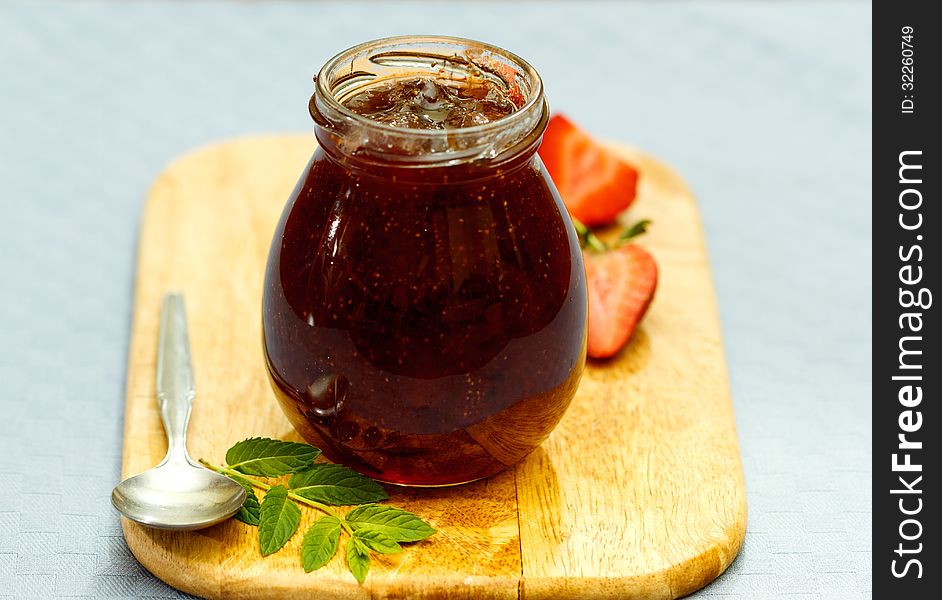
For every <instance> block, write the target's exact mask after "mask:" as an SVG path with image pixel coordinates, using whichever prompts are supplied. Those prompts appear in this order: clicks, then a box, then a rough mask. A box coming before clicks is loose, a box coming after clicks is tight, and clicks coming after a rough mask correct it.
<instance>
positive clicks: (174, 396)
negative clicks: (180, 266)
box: [157, 293, 196, 462]
mask: <svg viewBox="0 0 942 600" xmlns="http://www.w3.org/2000/svg"><path fill="white" fill-rule="evenodd" d="M195 396H196V385H195V383H194V380H193V365H192V363H191V360H190V342H189V339H188V336H187V328H186V312H185V311H184V308H183V296H182V295H180V294H177V293H169V294H164V298H163V303H162V305H161V309H160V333H159V335H158V341H157V404H158V406H159V407H160V417H161V419H162V420H163V422H164V430H165V431H166V432H167V457H166V458H165V459H164V462H166V461H169V460H171V459H173V458H174V457H176V458H178V459H185V457H186V426H187V423H188V422H189V420H190V410H191V409H192V408H193V398H194V397H195Z"/></svg>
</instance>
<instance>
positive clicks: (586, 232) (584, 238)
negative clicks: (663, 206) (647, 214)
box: [572, 217, 651, 252]
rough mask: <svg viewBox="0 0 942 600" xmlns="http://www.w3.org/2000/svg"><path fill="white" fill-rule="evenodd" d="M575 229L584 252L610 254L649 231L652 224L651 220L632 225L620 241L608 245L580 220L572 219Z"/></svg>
mask: <svg viewBox="0 0 942 600" xmlns="http://www.w3.org/2000/svg"><path fill="white" fill-rule="evenodd" d="M572 224H573V227H575V229H576V234H577V235H578V236H579V245H580V246H581V247H582V249H583V250H590V251H592V252H608V251H609V250H613V249H615V248H618V247H619V246H624V245H625V244H627V243H628V242H630V241H631V240H632V239H634V238H636V237H638V236H639V235H641V234H643V233H644V232H645V231H647V230H648V226H649V225H650V224H651V220H650V219H642V220H640V221H638V222H637V223H635V224H634V225H631V226H630V227H625V228H624V229H623V230H622V232H621V235H619V236H618V239H617V240H616V241H615V242H614V243H612V244H609V243H606V242H605V241H604V240H602V239H601V238H600V237H599V236H597V235H595V234H594V233H592V230H591V229H589V228H588V227H586V225H585V224H584V223H583V222H582V221H580V220H579V219H577V218H575V217H572Z"/></svg>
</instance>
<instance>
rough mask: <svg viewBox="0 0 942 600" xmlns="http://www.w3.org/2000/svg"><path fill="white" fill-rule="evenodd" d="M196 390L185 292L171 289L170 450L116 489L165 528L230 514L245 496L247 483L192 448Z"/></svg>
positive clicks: (163, 378)
mask: <svg viewBox="0 0 942 600" xmlns="http://www.w3.org/2000/svg"><path fill="white" fill-rule="evenodd" d="M194 396H196V387H195V384H194V381H193V366H192V364H190V343H189V341H188V339H187V330H186V314H185V313H184V310H183V296H181V295H180V294H165V295H164V298H163V304H162V306H161V310H160V333H159V340H158V346H157V404H158V405H159V406H160V417H161V419H162V420H163V423H164V430H165V431H166V432H167V455H166V456H165V457H164V459H163V461H161V463H160V464H159V465H157V466H156V467H154V468H153V469H150V470H149V471H144V472H143V473H140V474H139V475H135V476H133V477H129V478H127V479H125V480H124V481H122V482H121V483H119V484H118V486H117V487H115V489H114V491H112V492H111V503H112V504H114V507H115V508H117V509H118V510H119V511H120V512H121V513H122V514H123V515H124V516H125V517H127V518H129V519H131V520H132V521H137V522H138V523H141V524H143V525H147V526H148V527H157V528H160V529H181V530H186V529H202V528H203V527H209V526H210V525H215V524H216V523H219V522H220V521H223V520H225V519H228V518H229V517H231V516H232V515H234V514H235V513H236V512H237V511H238V510H239V507H241V506H242V503H243V502H244V501H245V490H244V489H243V488H242V486H241V485H239V484H238V483H236V482H235V481H233V480H231V479H229V478H228V477H224V476H222V475H219V474H218V473H214V472H212V471H210V470H209V469H205V468H203V467H201V466H199V465H198V464H197V463H195V462H194V461H193V459H191V458H190V456H189V454H187V452H186V426H187V423H188V422H189V420H190V410H191V409H192V407H193V397H194Z"/></svg>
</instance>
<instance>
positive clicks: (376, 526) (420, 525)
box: [345, 504, 435, 542]
mask: <svg viewBox="0 0 942 600" xmlns="http://www.w3.org/2000/svg"><path fill="white" fill-rule="evenodd" d="M345 520H346V521H347V523H349V524H350V527H351V528H352V529H353V530H354V531H358V530H360V529H372V530H375V531H379V532H380V533H384V534H386V535H387V536H388V537H390V538H392V539H393V540H395V541H397V542H416V541H418V540H424V539H425V538H427V537H429V536H430V535H432V534H434V533H435V529H433V528H432V526H431V525H429V524H428V523H426V522H425V521H423V520H422V519H420V518H419V517H417V516H416V515H414V514H412V513H410V512H409V511H407V510H402V509H401V508H395V507H392V506H381V505H379V504H364V505H363V506H358V507H356V508H354V509H353V510H351V511H350V512H349V513H347V516H346V517H345Z"/></svg>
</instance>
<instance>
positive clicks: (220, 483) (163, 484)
mask: <svg viewBox="0 0 942 600" xmlns="http://www.w3.org/2000/svg"><path fill="white" fill-rule="evenodd" d="M244 501H245V490H244V489H243V488H242V486H241V485H239V484H238V483H236V482H235V481H233V480H232V479H229V478H228V477H224V476H223V475H219V474H218V473H213V472H212V471H210V470H208V469H204V468H203V467H200V466H198V465H194V464H192V463H190V462H189V461H187V462H186V463H183V462H179V463H177V462H167V463H163V464H161V465H159V466H157V467H154V468H153V469H150V470H148V471H144V472H143V473H140V474H139V475H135V476H134V477H129V478H128V479H125V480H124V481H122V482H121V483H120V484H118V486H117V487H116V488H115V489H114V491H112V492H111V503H112V504H114V506H115V508H117V509H118V510H119V511H120V512H121V513H122V514H123V515H124V516H126V517H127V518H129V519H131V520H132V521H137V522H138V523H141V524H143V525H147V526H149V527H156V528H159V529H202V528H203V527H209V526H211V525H215V524H216V523H219V522H220V521H224V520H226V519H228V518H229V517H231V516H232V515H234V514H235V513H236V512H238V510H239V508H240V507H241V506H242V503H243V502H244Z"/></svg>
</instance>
